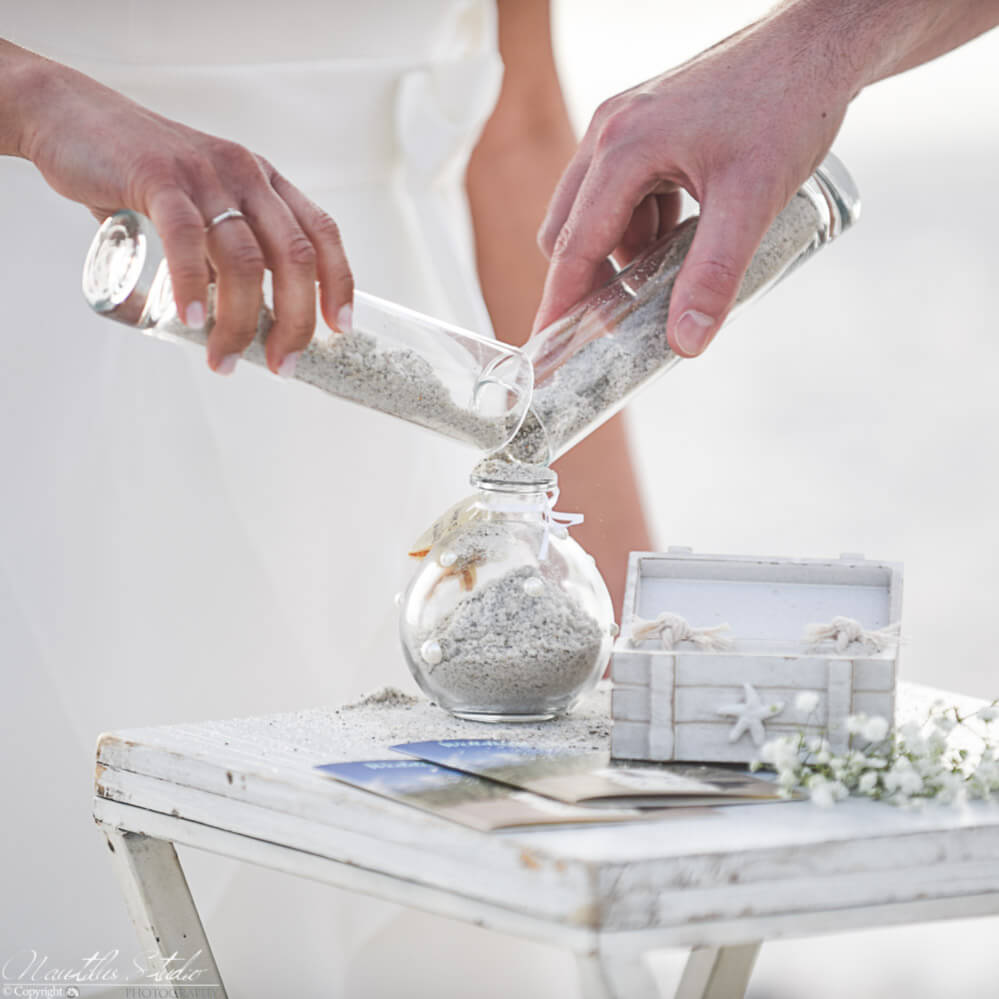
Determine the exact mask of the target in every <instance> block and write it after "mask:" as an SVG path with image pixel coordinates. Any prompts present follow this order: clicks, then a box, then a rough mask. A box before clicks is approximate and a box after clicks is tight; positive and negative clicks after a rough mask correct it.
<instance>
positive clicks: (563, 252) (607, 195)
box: [534, 157, 655, 332]
mask: <svg viewBox="0 0 999 999" xmlns="http://www.w3.org/2000/svg"><path fill="white" fill-rule="evenodd" d="M629 167H630V169H629ZM654 184H655V178H652V177H650V176H649V175H648V173H647V172H646V171H645V170H644V168H643V167H642V166H641V165H640V164H639V163H637V162H633V163H631V164H628V163H625V164H621V163H617V164H616V166H615V167H612V166H611V165H610V163H609V161H608V159H607V158H605V157H602V158H597V159H594V160H593V162H592V163H591V165H590V169H589V171H588V172H587V174H586V177H585V178H584V179H583V182H582V183H581V184H580V186H579V190H578V192H577V194H576V200H575V202H574V203H573V206H572V210H571V212H570V213H569V216H568V218H567V219H566V220H565V223H564V224H563V226H562V229H561V231H560V232H559V234H558V238H557V239H556V241H555V245H554V247H553V251H552V259H551V265H550V266H549V268H548V277H547V279H546V281H545V290H544V294H543V295H542V297H541V305H540V307H539V308H538V313H537V316H536V317H535V320H534V331H535V332H536V331H537V330H539V329H542V328H543V327H545V326H547V325H548V324H549V323H550V322H552V321H553V320H555V319H557V318H558V317H559V316H561V315H562V314H564V313H565V312H566V311H568V309H570V308H571V307H572V306H573V305H575V304H576V302H578V301H579V300H580V299H581V298H582V297H583V296H584V295H585V294H586V293H587V292H588V291H590V290H591V289H593V288H594V287H596V286H598V285H599V284H602V283H603V282H604V281H605V280H606V279H607V277H608V272H610V273H611V274H612V273H613V269H612V268H611V267H610V264H609V263H608V261H607V258H608V256H609V255H610V254H611V253H612V252H613V251H614V249H615V248H616V247H617V246H618V245H619V244H620V242H621V238H622V236H623V235H624V232H625V230H626V229H627V228H628V223H629V222H630V221H631V216H632V212H633V211H634V209H635V206H636V205H638V204H639V202H641V201H642V199H643V198H644V197H645V195H646V194H647V193H648V192H649V189H650V188H651V187H652V186H654Z"/></svg>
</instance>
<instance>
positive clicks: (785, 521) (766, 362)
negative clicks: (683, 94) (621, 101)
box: [556, 0, 999, 999]
mask: <svg viewBox="0 0 999 999" xmlns="http://www.w3.org/2000/svg"><path fill="white" fill-rule="evenodd" d="M764 9H765V5H762V4H759V3H757V2H752V3H738V2H733V0H705V2H704V3H699V4H682V5H681V4H679V3H673V4H663V3H651V2H644V3H643V2H639V0H617V2H615V3H607V2H597V0H562V2H561V3H560V4H558V6H557V8H556V29H557V30H556V41H557V50H558V56H559V62H560V68H561V71H562V76H563V84H564V87H565V90H566V96H567V99H568V101H569V105H570V112H571V114H572V116H573V120H574V122H575V124H576V126H577V129H578V130H579V132H580V134H581V133H582V131H583V129H584V128H585V126H586V123H587V122H588V121H589V118H590V115H591V114H592V112H593V110H594V108H595V107H596V105H597V104H598V103H599V102H600V101H601V100H603V99H604V98H605V97H608V96H610V95H611V94H613V93H616V92H618V91H620V90H623V89H625V88H627V87H629V86H631V85H633V84H635V83H637V82H639V81H640V80H642V79H645V78H648V77H650V76H654V75H656V74H657V73H659V72H662V71H663V70H664V69H666V68H669V67H671V66H674V65H676V64H677V63H679V62H682V61H683V60H685V59H687V58H689V57H690V56H692V55H694V54H695V53H696V52H698V51H700V50H701V49H703V48H705V47H707V46H708V45H711V44H713V43H714V42H716V41H718V40H719V39H720V38H722V37H724V36H725V35H727V34H729V33H731V32H732V31H734V30H736V29H737V28H739V27H741V26H742V25H744V24H745V23H747V21H749V20H751V19H752V18H753V17H755V16H756V15H758V14H759V13H761V12H762V11H763V10H764ZM997 64H999V32H993V33H992V34H990V35H987V36H985V37H984V38H980V39H978V40H977V41H975V42H973V43H971V44H970V45H969V46H966V47H964V48H962V49H960V50H958V51H957V52H954V53H951V54H950V55H948V56H945V57H943V58H942V59H939V60H937V61H936V62H934V63H931V64H929V65H927V66H924V67H920V68H919V69H916V70H914V71H911V72H909V73H907V74H904V75H903V76H901V77H897V78H895V79H893V80H889V81H885V82H883V83H881V84H878V85H877V86H876V87H874V88H872V89H870V90H868V91H866V92H865V93H863V94H862V95H861V96H860V97H859V98H858V99H857V100H856V101H855V102H854V105H853V107H852V109H851V110H850V112H849V114H848V116H847V120H846V123H845V125H844V127H843V129H842V131H841V133H840V136H839V138H838V139H837V141H836V143H835V144H834V149H835V151H836V152H837V154H838V155H839V156H840V158H841V159H842V160H843V161H844V162H845V163H846V164H847V166H848V167H849V169H850V171H851V172H852V173H853V175H854V177H855V179H856V181H857V184H858V186H859V188H860V191H861V196H862V198H863V217H862V218H861V220H860V222H859V223H858V225H857V226H856V228H855V229H854V230H852V231H851V232H849V233H847V234H846V235H845V236H844V237H843V239H842V241H841V242H839V243H834V244H833V245H832V246H829V247H827V248H826V249H824V250H823V251H822V252H821V253H820V254H819V255H817V256H816V257H815V258H814V259H813V260H811V261H810V262H809V263H808V264H807V265H806V266H805V267H803V268H802V269H801V270H800V271H798V272H797V273H796V274H794V275H793V276H792V277H791V278H790V279H789V280H788V281H787V282H786V283H785V284H782V285H781V286H780V287H778V288H777V289H776V290H774V291H773V292H772V294H771V295H769V296H768V297H767V298H765V299H763V300H761V301H759V302H757V303H756V304H755V305H754V306H752V307H751V308H750V309H749V310H747V311H746V312H745V313H744V314H743V315H741V316H740V317H739V319H738V320H737V321H736V322H735V323H733V324H732V326H731V327H727V328H725V329H724V330H723V331H722V333H721V334H720V335H719V337H718V338H717V339H716V341H715V343H714V344H713V345H712V347H711V349H710V350H709V352H708V353H707V354H706V355H705V356H704V357H702V358H700V359H699V360H697V361H691V362H685V363H683V364H681V365H679V366H678V367H677V368H676V369H674V370H673V371H672V372H670V373H669V374H667V375H666V376H665V377H664V378H663V380H662V381H660V382H658V383H657V384H656V385H655V386H654V387H652V388H650V389H649V390H647V391H646V392H645V393H644V394H642V395H641V396H640V397H639V398H638V399H637V400H636V401H635V402H634V403H633V404H632V406H631V409H630V412H631V414H632V420H633V432H634V439H635V444H636V449H637V454H638V456H639V461H640V466H641V474H642V478H643V482H644V487H645V492H646V497H647V500H648V505H649V507H650V509H651V511H652V513H653V520H654V525H655V529H656V534H657V544H658V546H659V547H664V546H666V545H690V546H692V547H693V548H694V550H695V551H700V552H746V553H752V554H772V555H792V556H814V557H819V556H829V555H833V556H835V555H838V554H839V553H840V552H843V551H849V552H863V553H865V554H866V555H867V556H868V557H869V558H878V559H890V560H897V561H901V562H904V564H905V599H904V628H903V631H904V646H903V654H902V677H903V679H908V680H913V681H918V682H921V683H927V684H931V685H934V686H938V687H944V688H952V689H955V690H961V691H964V692H967V693H971V694H977V695H979V696H983V697H988V698H990V699H991V698H993V697H999V669H997V668H996V666H995V660H996V632H995V631H994V630H993V629H994V622H995V621H996V619H997V616H999V607H997V598H999V579H997V578H996V568H997V564H999V557H997V556H999V475H997V472H996V461H995V455H996V452H997V450H999V391H997V390H996V383H997V380H999V342H997V338H996V335H995V334H996V325H997V324H996V311H995V301H996V283H997V281H996V278H997V270H999V267H997V264H999V255H997V252H996V248H995V238H996V234H997V232H999V198H997V194H996V187H997V179H999V72H997V69H996V67H997ZM997 930H999V921H996V920H982V921H979V922H969V923H950V924H936V925H932V926H927V927H921V928H911V929H906V930H881V931H876V932H873V933H866V934H845V935H842V936H838V937H835V938H826V939H822V940H804V941H793V942H787V943H775V944H769V945H767V946H766V947H765V948H764V950H763V953H762V956H761V958H760V962H759V964H758V966H757V972H756V974H755V975H754V979H753V985H752V987H751V991H750V996H753V997H757V999H762V997H764V996H766V997H773V999H785V997H787V999H790V997H792V996H806V995H807V996H808V997H809V999H827V997H828V999H832V997H837V999H838V997H841V996H843V995H854V996H857V997H859V999H868V997H872V999H873V997H885V996H890V997H893V999H894V997H900V996H906V997H910V999H917V997H918V999H923V997H926V999H929V997H934V999H935V997H950V996H957V995H976V996H984V995H992V994H996V988H997V987H996V986H995V984H994V982H995V964H994V941H995V938H996V937H995V935H996V932H997Z"/></svg>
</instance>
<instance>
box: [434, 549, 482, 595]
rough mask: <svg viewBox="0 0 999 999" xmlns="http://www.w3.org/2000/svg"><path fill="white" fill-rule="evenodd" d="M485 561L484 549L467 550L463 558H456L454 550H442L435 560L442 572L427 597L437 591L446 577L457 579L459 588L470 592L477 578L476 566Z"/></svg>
mask: <svg viewBox="0 0 999 999" xmlns="http://www.w3.org/2000/svg"><path fill="white" fill-rule="evenodd" d="M485 561H486V553H485V552H484V551H473V552H468V553H466V555H465V556H464V557H463V558H458V556H457V555H455V553H454V552H443V553H442V554H441V556H440V558H439V559H438V560H437V563H438V565H440V567H441V569H443V572H441V574H440V575H439V576H438V577H437V579H436V581H435V582H434V585H433V586H431V587H430V592H429V593H428V594H427V597H428V598H429V597H432V596H433V595H434V593H436V592H437V587H438V586H440V585H441V583H443V582H444V581H445V580H447V579H457V580H458V582H459V583H460V584H461V588H462V589H463V590H464V591H465V592H466V593H471V592H472V590H474V589H475V583H476V581H477V579H478V573H477V572H476V570H477V568H478V567H479V566H480V565H482V563H483V562H485Z"/></svg>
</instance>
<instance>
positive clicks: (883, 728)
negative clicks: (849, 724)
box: [860, 715, 890, 742]
mask: <svg viewBox="0 0 999 999" xmlns="http://www.w3.org/2000/svg"><path fill="white" fill-rule="evenodd" d="M889 728H890V726H889V724H888V719H887V718H882V717H881V716H880V715H875V716H874V717H873V718H868V719H867V720H866V721H865V722H864V725H863V728H862V729H861V731H860V734H861V735H862V736H863V737H864V738H865V739H866V740H867V741H868V742H881V740H882V739H884V738H885V736H887V735H888V729H889Z"/></svg>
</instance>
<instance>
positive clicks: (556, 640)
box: [399, 466, 617, 722]
mask: <svg viewBox="0 0 999 999" xmlns="http://www.w3.org/2000/svg"><path fill="white" fill-rule="evenodd" d="M513 474H514V475H515V476H516V479H517V481H509V477H508V476H506V475H504V474H499V475H496V476H495V477H494V476H493V475H492V473H491V472H489V471H488V469H487V470H486V471H481V470H477V471H476V472H474V473H473V474H472V485H473V486H475V487H476V488H477V490H478V494H477V496H476V497H475V500H474V502H473V503H471V505H470V506H468V507H466V508H464V509H463V511H462V516H461V517H460V518H454V524H453V526H452V527H451V529H450V530H447V531H445V532H444V533H443V534H441V535H440V536H439V537H438V538H437V540H436V541H435V543H434V544H433V546H432V547H431V548H430V550H429V552H428V553H427V554H426V555H425V556H424V557H423V559H422V561H421V562H420V564H419V567H418V568H417V570H416V572H415V574H414V576H413V578H412V580H411V581H410V583H409V586H408V587H407V588H406V591H405V592H404V594H403V595H402V598H401V613H400V621H399V630H400V637H401V639H402V647H403V651H404V654H405V658H406V662H407V664H408V665H409V668H410V671H411V672H412V674H413V676H414V677H415V678H416V681H417V683H419V685H420V687H421V688H422V689H423V691H424V692H425V693H426V694H427V696H428V697H430V698H431V699H432V700H434V701H436V702H437V704H439V705H440V706H441V707H443V708H446V709H447V710H448V711H450V712H451V713H452V714H455V715H457V716H458V717H460V718H467V719H471V720H476V721H496V722H499V721H507V722H509V721H541V720H545V719H549V718H554V717H556V716H558V715H561V714H564V713H565V712H567V711H569V710H570V709H571V708H572V707H573V705H574V704H575V703H576V701H577V700H578V699H579V697H580V696H581V695H582V694H584V693H585V692H586V691H588V690H589V689H590V688H592V687H593V685H594V684H595V683H596V682H597V680H598V679H599V678H600V677H601V675H602V674H603V671H604V669H605V668H606V666H607V662H608V660H609V658H610V652H611V644H612V642H613V638H614V635H615V634H616V631H617V627H616V625H615V624H614V610H613V606H612V604H611V599H610V595H609V594H608V592H607V587H606V585H605V584H604V581H603V577H602V576H601V575H600V572H599V571H598V569H597V566H596V563H595V562H594V560H593V558H592V556H590V555H589V554H587V552H586V551H584V549H583V548H581V547H580V545H579V544H577V542H576V541H574V540H573V539H572V538H571V537H569V533H568V530H567V529H566V527H565V524H566V522H570V521H571V520H572V518H571V517H570V516H569V515H559V514H557V513H556V514H553V511H552V507H553V505H554V502H555V500H556V499H557V496H558V491H557V488H556V482H557V478H556V475H555V473H554V472H552V471H551V470H550V469H547V468H544V467H539V466H533V467H525V466H518V468H517V469H516V471H515V472H514V473H513Z"/></svg>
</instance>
